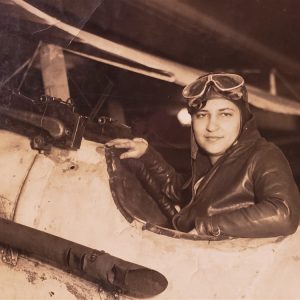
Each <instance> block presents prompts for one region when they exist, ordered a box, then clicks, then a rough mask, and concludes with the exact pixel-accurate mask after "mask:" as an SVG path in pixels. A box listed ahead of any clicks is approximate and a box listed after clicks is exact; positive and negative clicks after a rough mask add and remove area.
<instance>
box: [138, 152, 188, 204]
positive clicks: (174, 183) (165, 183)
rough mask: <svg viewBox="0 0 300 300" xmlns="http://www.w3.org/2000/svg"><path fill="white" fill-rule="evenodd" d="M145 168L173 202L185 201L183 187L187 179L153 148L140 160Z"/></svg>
mask: <svg viewBox="0 0 300 300" xmlns="http://www.w3.org/2000/svg"><path fill="white" fill-rule="evenodd" d="M140 160H141V161H142V162H143V163H144V166H145V168H147V170H148V171H149V172H150V173H151V175H152V176H153V178H154V179H155V180H156V182H158V184H159V185H160V188H161V191H162V192H163V193H164V194H165V195H166V196H167V197H168V198H169V199H171V200H172V201H174V202H177V203H180V202H182V201H183V196H182V194H183V193H182V192H183V187H184V185H185V182H187V180H186V178H185V177H184V176H183V175H182V174H179V173H177V172H176V171H175V169H174V168H173V167H172V166H171V165H169V164H168V163H167V162H166V161H165V160H164V159H163V157H162V156H161V154H159V153H158V152H157V151H156V150H154V149H153V148H152V147H151V146H149V147H148V149H147V151H146V153H145V154H144V155H143V156H142V157H141V158H140Z"/></svg>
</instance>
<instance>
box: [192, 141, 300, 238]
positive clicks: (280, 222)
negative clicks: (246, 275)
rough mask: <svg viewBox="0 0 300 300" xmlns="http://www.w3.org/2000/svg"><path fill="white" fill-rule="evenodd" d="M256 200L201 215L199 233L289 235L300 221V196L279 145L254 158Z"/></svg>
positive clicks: (228, 235)
mask: <svg viewBox="0 0 300 300" xmlns="http://www.w3.org/2000/svg"><path fill="white" fill-rule="evenodd" d="M250 172H251V174H252V181H253V188H254V194H255V197H256V203H255V204H253V205H251V206H248V207H246V208H241V209H238V210H236V211H232V212H229V213H221V214H218V215H214V216H211V217H205V218H197V219H196V222H195V227H196V230H197V232H198V233H199V235H210V236H215V237H218V236H219V237H220V238H221V237H222V236H223V237H224V236H227V237H245V238H249V237H252V238H255V237H273V236H282V235H289V234H292V233H294V232H295V231H296V229H297V227H298V224H299V214H300V198H299V192H298V188H297V186H296V184H295V181H294V178H293V175H292V172H291V169H290V166H289V164H288V162H287V160H286V158H285V157H284V155H283V154H282V153H281V151H280V150H279V149H277V148H276V147H275V146H274V147H272V148H268V150H266V149H265V151H263V153H259V155H256V157H255V158H254V162H253V165H252V170H250Z"/></svg>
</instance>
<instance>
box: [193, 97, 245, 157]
mask: <svg viewBox="0 0 300 300" xmlns="http://www.w3.org/2000/svg"><path fill="white" fill-rule="evenodd" d="M192 125H193V130H194V135H195V139H196V141H197V143H198V145H199V146H200V147H201V148H202V149H203V150H204V151H206V152H207V153H208V155H209V157H210V160H211V162H212V163H215V162H216V161H217V159H218V158H219V157H220V156H222V155H223V154H224V152H225V151H226V150H227V149H228V148H229V147H230V146H231V145H232V144H233V143H234V141H235V140H236V139H237V137H238V135H239V132H240V127H241V114H240V111H239V109H238V107H237V106H236V105H235V104H233V103H232V102H231V101H229V100H226V99H223V98H216V99H211V100H208V101H207V103H206V105H205V106H204V107H203V108H202V109H201V110H199V111H198V112H196V113H194V114H193V115H192Z"/></svg>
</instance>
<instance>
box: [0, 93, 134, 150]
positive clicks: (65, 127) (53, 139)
mask: <svg viewBox="0 0 300 300" xmlns="http://www.w3.org/2000/svg"><path fill="white" fill-rule="evenodd" d="M0 128H2V129H6V130H9V131H13V132H15V133H18V134H21V135H25V136H27V137H29V138H30V140H31V147H32V148H33V149H36V150H39V151H49V150H50V149H51V147H52V146H55V147H58V148H63V149H70V150H76V149H79V148H80V145H81V141H82V138H83V137H84V138H86V139H88V140H93V141H96V142H99V143H105V142H106V141H108V140H110V139H113V138H116V137H124V138H131V137H132V134H131V128H130V127H128V126H126V125H124V124H121V123H118V122H117V121H115V120H113V119H111V118H108V117H100V118H99V119H98V122H95V121H92V120H90V119H89V118H88V117H86V116H83V115H80V114H79V113H77V112H76V111H75V107H74V105H73V104H72V103H70V102H67V103H66V102H63V101H62V100H61V99H58V98H54V97H50V96H42V97H40V99H38V100H34V99H31V98H28V97H25V96H24V95H21V94H20V93H17V92H14V91H10V92H9V93H6V94H2V95H0Z"/></svg>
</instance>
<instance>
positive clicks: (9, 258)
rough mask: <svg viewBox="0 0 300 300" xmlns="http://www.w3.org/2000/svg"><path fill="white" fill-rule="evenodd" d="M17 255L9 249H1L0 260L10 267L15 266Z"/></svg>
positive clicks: (15, 251) (16, 252)
mask: <svg viewBox="0 0 300 300" xmlns="http://www.w3.org/2000/svg"><path fill="white" fill-rule="evenodd" d="M18 257H19V253H18V251H17V250H14V249H12V248H10V247H5V248H3V249H1V260H2V261H3V262H4V263H6V264H8V265H11V266H14V267H15V266H16V265H17V263H18Z"/></svg>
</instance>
